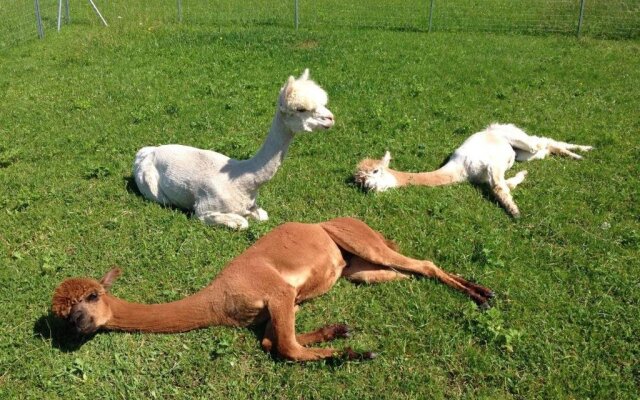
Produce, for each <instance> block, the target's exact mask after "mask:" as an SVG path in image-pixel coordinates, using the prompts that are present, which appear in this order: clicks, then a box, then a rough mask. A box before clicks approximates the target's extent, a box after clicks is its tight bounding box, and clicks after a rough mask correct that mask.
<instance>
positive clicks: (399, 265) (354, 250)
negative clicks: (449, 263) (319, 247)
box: [322, 218, 491, 304]
mask: <svg viewBox="0 0 640 400" xmlns="http://www.w3.org/2000/svg"><path fill="white" fill-rule="evenodd" d="M322 227H323V229H325V231H326V232H327V233H328V234H329V235H330V236H331V238H332V239H333V240H334V241H335V242H336V243H337V244H338V245H339V246H340V247H341V248H343V249H344V250H346V251H348V252H349V253H351V254H354V255H357V256H358V257H360V258H362V259H364V260H366V261H368V262H370V263H372V264H374V265H375V264H377V265H380V266H384V267H388V268H390V269H393V270H397V271H400V272H405V273H406V272H409V273H412V274H417V275H424V276H427V277H430V278H436V279H438V280H439V281H440V282H442V283H444V284H445V285H447V286H449V287H452V288H454V289H456V290H459V291H461V292H464V293H466V294H467V295H468V296H469V297H471V298H472V299H473V300H474V301H475V302H476V303H478V304H484V303H486V302H487V300H488V298H487V296H484V295H482V294H480V293H478V292H477V287H478V285H475V284H471V283H470V282H467V281H465V280H464V279H462V278H453V277H452V276H451V275H450V274H449V273H447V272H445V271H443V270H442V269H440V268H438V267H437V266H436V265H435V264H434V263H432V262H431V261H426V260H425V261H422V260H415V259H413V258H409V257H406V256H403V255H402V254H400V253H398V252H396V251H394V250H392V249H390V248H389V247H388V246H387V244H386V243H385V240H384V239H383V238H382V236H381V235H380V234H379V233H378V232H376V231H374V230H373V229H371V228H370V227H369V226H368V225H367V224H365V223H364V222H362V221H360V220H357V219H353V218H337V219H334V220H331V221H328V222H326V223H323V224H322ZM347 268H350V267H347ZM483 290H484V291H486V293H490V292H491V290H489V289H486V288H483Z"/></svg>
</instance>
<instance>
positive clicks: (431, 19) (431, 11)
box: [429, 0, 434, 32]
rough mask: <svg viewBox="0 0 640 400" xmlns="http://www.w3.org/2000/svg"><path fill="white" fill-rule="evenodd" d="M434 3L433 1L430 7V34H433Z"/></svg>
mask: <svg viewBox="0 0 640 400" xmlns="http://www.w3.org/2000/svg"><path fill="white" fill-rule="evenodd" d="M433 1H434V0H431V4H430V5H429V32H431V26H432V25H433Z"/></svg>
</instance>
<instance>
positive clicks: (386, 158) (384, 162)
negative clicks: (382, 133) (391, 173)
mask: <svg viewBox="0 0 640 400" xmlns="http://www.w3.org/2000/svg"><path fill="white" fill-rule="evenodd" d="M390 161H391V153H389V152H388V151H387V152H385V153H384V157H382V165H384V166H385V168H386V167H388V166H389V162H390Z"/></svg>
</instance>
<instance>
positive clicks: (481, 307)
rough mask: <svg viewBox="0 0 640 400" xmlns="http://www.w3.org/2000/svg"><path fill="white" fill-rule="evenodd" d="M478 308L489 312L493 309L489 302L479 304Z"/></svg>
mask: <svg viewBox="0 0 640 400" xmlns="http://www.w3.org/2000/svg"><path fill="white" fill-rule="evenodd" d="M478 308H479V309H480V311H487V310H488V309H490V308H491V304H489V301H485V302H484V303H480V304H478Z"/></svg>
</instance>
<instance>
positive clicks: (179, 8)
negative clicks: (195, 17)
mask: <svg viewBox="0 0 640 400" xmlns="http://www.w3.org/2000/svg"><path fill="white" fill-rule="evenodd" d="M178 22H182V0H178Z"/></svg>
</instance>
